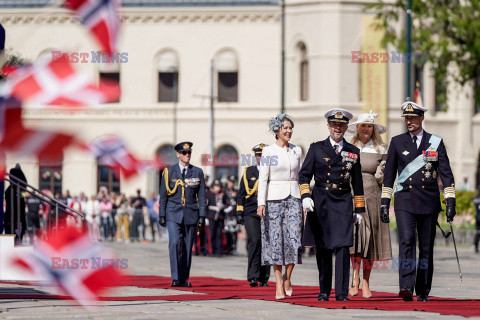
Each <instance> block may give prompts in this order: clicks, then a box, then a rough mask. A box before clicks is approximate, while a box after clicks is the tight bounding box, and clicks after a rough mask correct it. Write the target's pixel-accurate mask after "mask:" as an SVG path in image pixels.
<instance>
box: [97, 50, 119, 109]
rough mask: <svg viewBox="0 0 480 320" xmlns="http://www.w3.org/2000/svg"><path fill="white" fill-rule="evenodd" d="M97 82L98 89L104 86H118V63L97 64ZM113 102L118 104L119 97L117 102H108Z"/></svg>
mask: <svg viewBox="0 0 480 320" xmlns="http://www.w3.org/2000/svg"><path fill="white" fill-rule="evenodd" d="M100 59H101V58H100ZM100 61H102V60H100ZM99 80H100V81H99V87H100V89H102V88H103V87H104V86H109V85H110V86H111V85H120V63H115V62H110V63H99ZM115 102H120V96H119V97H118V99H117V100H114V101H110V103H115Z"/></svg>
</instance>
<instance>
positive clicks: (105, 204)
mask: <svg viewBox="0 0 480 320" xmlns="http://www.w3.org/2000/svg"><path fill="white" fill-rule="evenodd" d="M98 209H99V210H100V228H101V229H102V235H103V240H104V241H107V240H108V239H109V238H110V228H111V226H112V222H111V219H112V217H111V215H110V214H111V211H112V203H111V202H110V201H109V200H108V198H107V197H103V198H102V202H100V204H99V205H98Z"/></svg>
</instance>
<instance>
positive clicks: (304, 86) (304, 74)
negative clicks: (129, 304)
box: [297, 42, 308, 101]
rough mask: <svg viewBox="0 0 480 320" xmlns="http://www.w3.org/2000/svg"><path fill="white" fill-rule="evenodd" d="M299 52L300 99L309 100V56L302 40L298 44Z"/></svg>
mask: <svg viewBox="0 0 480 320" xmlns="http://www.w3.org/2000/svg"><path fill="white" fill-rule="evenodd" d="M297 49H298V53H299V58H300V59H299V71H300V72H299V82H300V101H307V100H308V56H307V47H306V46H305V43H303V42H300V43H299V44H298V45H297Z"/></svg>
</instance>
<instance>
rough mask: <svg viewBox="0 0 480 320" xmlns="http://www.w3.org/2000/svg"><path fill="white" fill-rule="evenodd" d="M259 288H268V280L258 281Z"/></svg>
mask: <svg viewBox="0 0 480 320" xmlns="http://www.w3.org/2000/svg"><path fill="white" fill-rule="evenodd" d="M260 287H268V280H265V281H260Z"/></svg>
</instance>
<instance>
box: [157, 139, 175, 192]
mask: <svg viewBox="0 0 480 320" xmlns="http://www.w3.org/2000/svg"><path fill="white" fill-rule="evenodd" d="M155 159H156V161H157V163H158V168H159V170H158V172H157V175H156V177H155V178H156V179H155V186H154V192H155V194H158V193H159V192H160V179H161V177H162V172H163V170H164V169H165V168H168V167H170V166H173V165H174V164H175V163H177V162H178V158H177V153H176V151H175V149H173V145H171V144H164V145H163V146H161V147H159V148H158V149H157V151H156V152H155Z"/></svg>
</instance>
